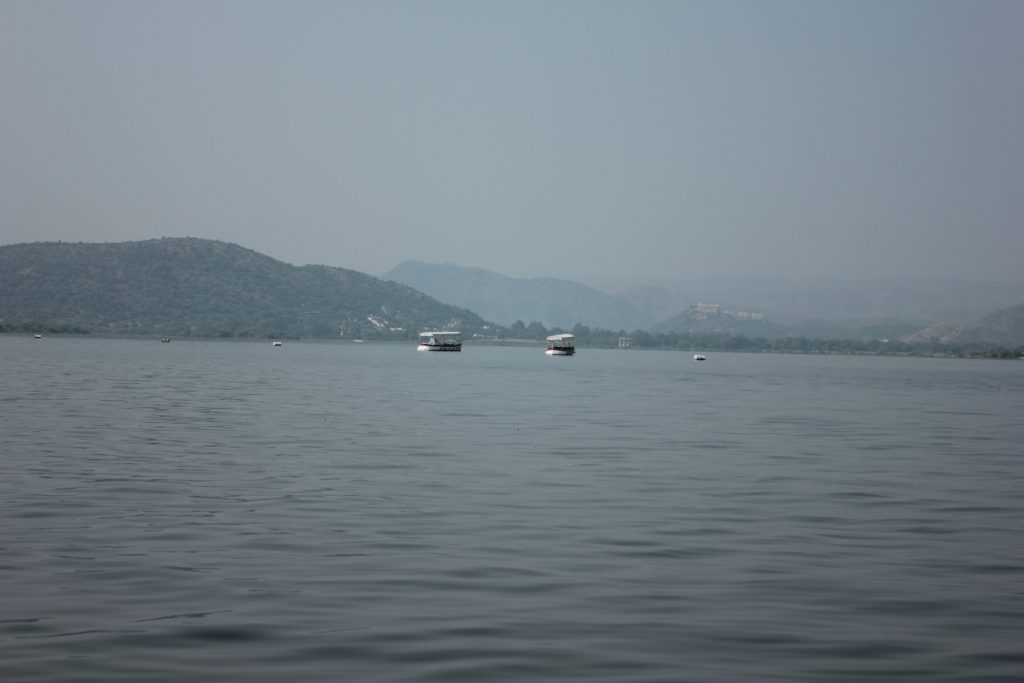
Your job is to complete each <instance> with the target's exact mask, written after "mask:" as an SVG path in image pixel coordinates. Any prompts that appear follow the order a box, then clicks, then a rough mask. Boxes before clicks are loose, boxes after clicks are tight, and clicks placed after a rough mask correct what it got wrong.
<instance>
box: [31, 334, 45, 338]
mask: <svg viewBox="0 0 1024 683" xmlns="http://www.w3.org/2000/svg"><path fill="white" fill-rule="evenodd" d="M32 338H33V339H42V338H43V335H41V334H33V335H32Z"/></svg>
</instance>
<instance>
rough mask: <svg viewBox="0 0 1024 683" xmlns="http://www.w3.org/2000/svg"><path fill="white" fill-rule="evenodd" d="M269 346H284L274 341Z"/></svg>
mask: <svg viewBox="0 0 1024 683" xmlns="http://www.w3.org/2000/svg"><path fill="white" fill-rule="evenodd" d="M270 345H271V346H284V344H282V343H281V342H279V341H276V342H270Z"/></svg>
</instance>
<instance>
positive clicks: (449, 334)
mask: <svg viewBox="0 0 1024 683" xmlns="http://www.w3.org/2000/svg"><path fill="white" fill-rule="evenodd" d="M461 334H462V333H461V332H453V331H451V330H448V331H445V332H420V336H421V337H458V336H459V335H461Z"/></svg>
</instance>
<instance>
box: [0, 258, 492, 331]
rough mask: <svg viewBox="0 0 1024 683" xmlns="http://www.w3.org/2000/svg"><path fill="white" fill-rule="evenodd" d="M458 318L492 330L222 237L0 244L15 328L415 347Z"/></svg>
mask: <svg viewBox="0 0 1024 683" xmlns="http://www.w3.org/2000/svg"><path fill="white" fill-rule="evenodd" d="M371 316H372V317H373V319H372V320H371ZM456 320H457V321H459V324H460V325H461V327H462V330H463V332H465V333H472V332H474V331H476V330H478V329H480V328H482V327H483V326H484V325H485V324H486V323H485V321H483V320H482V319H481V318H480V317H479V316H477V315H476V314H474V313H471V312H470V311H466V310H462V309H458V308H455V307H453V306H448V305H446V304H442V303H441V302H439V301H436V300H435V299H432V298H431V297H429V296H426V295H425V294H423V293H422V292H418V291H416V290H414V289H411V288H409V287H406V286H404V285H400V284H397V283H394V282H384V281H382V280H378V279H377V278H374V277H371V276H369V275H366V274H364V273H359V272H357V271H354V270H346V269H344V268H331V267H327V266H302V267H297V266H293V265H290V264H288V263H284V262H283V261H278V260H276V259H273V258H271V257H269V256H265V255H263V254H259V253H257V252H255V251H252V250H250V249H245V248H243V247H240V246H238V245H235V244H228V243H225V242H218V241H213V240H204V239H197V238H175V239H159V240H147V241H142V242H121V243H108V244H83V243H67V242H56V243H54V242H46V243H33V244H15V245H9V246H3V247H0V322H3V323H5V324H12V323H24V322H43V323H48V324H65V325H74V326H77V327H80V328H84V329H87V330H91V331H95V332H112V333H119V334H124V333H158V334H161V335H201V336H315V337H336V336H338V334H339V332H342V333H344V335H345V336H354V337H368V336H375V337H380V336H384V337H399V338H407V337H410V336H413V335H415V334H416V333H417V332H418V331H419V330H420V329H421V328H424V327H426V328H433V327H445V326H448V325H449V324H451V323H452V322H453V321H456ZM392 328H401V329H400V330H398V329H396V330H392Z"/></svg>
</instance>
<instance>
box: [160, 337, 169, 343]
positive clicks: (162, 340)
mask: <svg viewBox="0 0 1024 683" xmlns="http://www.w3.org/2000/svg"><path fill="white" fill-rule="evenodd" d="M160 343H161V344H170V343H171V338H170V337H161V338H160Z"/></svg>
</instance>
